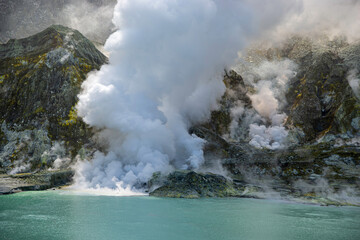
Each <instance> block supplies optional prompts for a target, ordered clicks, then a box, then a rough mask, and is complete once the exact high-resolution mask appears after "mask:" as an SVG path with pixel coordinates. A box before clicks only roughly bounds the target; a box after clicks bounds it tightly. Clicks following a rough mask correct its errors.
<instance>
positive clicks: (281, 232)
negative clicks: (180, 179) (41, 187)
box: [0, 191, 360, 240]
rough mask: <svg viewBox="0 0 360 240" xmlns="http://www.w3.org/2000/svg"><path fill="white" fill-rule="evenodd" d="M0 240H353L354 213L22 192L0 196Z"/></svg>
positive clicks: (357, 223)
mask: <svg viewBox="0 0 360 240" xmlns="http://www.w3.org/2000/svg"><path fill="white" fill-rule="evenodd" d="M0 239H124V240H125V239H126V240H132V239H142V240H144V239H156V240H163V239H171V240H172V239H174V240H175V239H196V240H202V239H207V240H209V239H216V240H220V239H226V240H227V239H244V240H255V239H256V240H257V239H267V240H271V239H276V240H282V239H286V240H296V239H306V240H311V239H314V240H315V239H316V240H322V239H324V240H325V239H326V240H331V239H336V240H341V239H344V240H345V239H346V240H352V239H354V240H359V239H360V208H355V207H320V206H312V205H302V204H293V203H284V202H276V201H268V200H255V199H200V200H185V199H161V198H152V197H110V196H88V195H87V196H86V195H75V194H69V193H66V192H63V191H52V192H51V191H45V192H24V193H19V194H14V195H7V196H0Z"/></svg>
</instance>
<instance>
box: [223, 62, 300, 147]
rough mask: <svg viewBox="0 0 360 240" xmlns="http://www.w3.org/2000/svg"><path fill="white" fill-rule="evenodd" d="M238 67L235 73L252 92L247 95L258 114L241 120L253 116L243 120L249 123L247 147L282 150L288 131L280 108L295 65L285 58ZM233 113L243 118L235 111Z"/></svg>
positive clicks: (246, 115) (283, 103)
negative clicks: (237, 72) (240, 75)
mask: <svg viewBox="0 0 360 240" xmlns="http://www.w3.org/2000/svg"><path fill="white" fill-rule="evenodd" d="M237 67H238V68H239V69H237V71H239V72H243V76H244V81H245V82H246V84H247V85H248V86H250V88H252V89H253V91H250V92H249V93H248V96H249V97H250V99H251V101H252V107H253V108H254V109H255V110H256V112H257V113H258V116H256V115H255V116H254V114H253V112H249V113H247V114H245V117H244V118H248V116H252V117H251V119H250V121H249V120H246V122H248V124H249V137H250V142H249V143H250V145H252V146H254V147H257V148H263V147H264V148H269V149H279V148H283V147H284V146H285V140H286V137H287V135H288V132H287V130H286V129H285V127H284V126H283V123H284V121H285V119H286V117H287V116H286V114H285V113H283V112H281V109H282V107H283V106H284V105H285V104H286V100H285V99H286V98H285V93H286V90H287V82H288V80H289V79H290V78H292V77H294V76H295V75H296V72H295V70H296V68H297V66H296V64H295V63H294V62H292V61H290V60H288V59H286V60H282V61H271V62H269V61H265V60H264V61H262V62H261V63H260V64H259V65H255V66H253V65H251V64H250V66H246V65H239V66H237ZM238 105H239V104H238ZM240 106H241V105H240ZM240 109H241V108H240ZM250 110H251V109H250ZM232 112H233V111H232ZM235 113H241V114H242V116H244V114H243V113H242V112H241V111H239V110H236V109H235ZM259 119H260V121H259ZM231 130H232V128H231V127H230V131H231Z"/></svg>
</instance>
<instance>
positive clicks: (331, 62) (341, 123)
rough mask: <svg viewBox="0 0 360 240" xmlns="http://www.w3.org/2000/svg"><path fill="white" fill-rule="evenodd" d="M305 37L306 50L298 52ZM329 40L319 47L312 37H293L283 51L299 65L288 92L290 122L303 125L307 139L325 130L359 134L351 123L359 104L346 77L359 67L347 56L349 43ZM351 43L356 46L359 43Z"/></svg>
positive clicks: (321, 133) (318, 135) (288, 122)
mask: <svg viewBox="0 0 360 240" xmlns="http://www.w3.org/2000/svg"><path fill="white" fill-rule="evenodd" d="M304 41H305V42H306V47H304V48H305V49H306V50H305V51H304V52H305V53H301V54H302V55H301V56H299V55H300V53H299V52H300V50H299V49H302V48H301V47H300V46H299V45H301V44H304ZM330 43H332V44H333V45H330ZM328 44H329V45H330V46H329V45H328V46H325V47H323V48H320V49H319V47H317V46H315V45H314V44H313V43H311V42H309V41H306V40H299V39H298V40H293V41H292V44H288V45H287V48H286V50H287V51H288V52H286V53H284V57H289V58H291V57H294V61H295V62H297V63H298V64H299V66H300V67H299V70H300V71H299V72H298V74H297V77H296V78H294V79H292V81H291V82H290V88H289V91H288V92H287V100H288V103H289V104H290V106H289V109H288V110H287V111H288V113H289V118H288V121H287V125H288V126H295V127H298V128H300V129H301V130H302V131H303V132H304V133H305V139H304V140H305V141H312V140H314V139H317V138H319V137H322V136H324V135H326V134H333V135H337V134H351V135H356V134H358V130H359V129H355V128H353V127H352V125H351V122H352V121H353V119H355V118H357V117H358V116H360V108H359V101H358V99H357V98H356V96H355V94H354V92H353V90H352V89H351V87H350V85H349V82H348V79H347V77H348V74H349V70H351V69H356V66H352V65H351V63H350V61H347V60H346V57H347V55H348V54H346V53H344V52H347V51H348V50H347V49H348V48H349V46H348V45H347V44H345V43H341V42H329V43H328ZM352 47H353V48H355V49H357V48H356V45H352ZM355 49H353V50H355ZM355 51H356V50H355ZM284 52H285V51H284Z"/></svg>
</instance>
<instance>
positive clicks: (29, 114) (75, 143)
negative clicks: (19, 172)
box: [0, 25, 107, 171]
mask: <svg viewBox="0 0 360 240" xmlns="http://www.w3.org/2000/svg"><path fill="white" fill-rule="evenodd" d="M106 61H107V58H106V57H105V56H104V55H103V54H102V53H101V52H99V51H98V50H97V49H96V48H95V46H94V45H93V44H92V43H91V42H90V41H89V40H88V39H86V38H85V37H84V36H83V35H82V34H81V33H80V32H78V31H76V30H72V29H70V28H66V27H63V26H59V25H57V26H52V27H50V28H47V29H46V30H44V31H43V32H40V33H38V34H36V35H34V36H31V37H29V38H24V39H19V40H10V41H9V42H8V43H6V44H3V45H0V123H1V124H2V127H1V131H0V168H3V170H5V171H11V170H12V169H14V168H16V167H20V168H21V166H25V165H26V166H27V167H26V170H27V171H28V170H36V169H39V168H44V167H47V166H52V163H53V161H54V160H55V159H56V158H57V155H59V154H60V153H55V152H54V151H53V150H52V148H53V147H54V142H59V143H62V145H63V146H62V147H63V148H65V150H64V151H62V152H61V154H60V155H61V156H60V157H67V158H69V159H72V158H74V157H75V156H76V155H77V154H79V150H80V149H81V148H82V147H83V146H84V145H85V144H87V143H89V139H90V138H91V135H92V133H91V129H89V127H87V126H86V125H85V123H84V122H83V121H82V120H81V119H79V118H78V117H77V115H76V110H75V108H74V106H75V104H76V102H77V94H78V93H79V92H80V89H81V84H82V82H83V81H84V80H85V78H86V75H87V74H88V73H89V72H90V71H92V70H95V69H99V68H100V66H101V65H102V64H104V63H105V62H106ZM56 151H57V150H56ZM59 151H60V150H59ZM44 153H45V154H44ZM51 155H53V156H51ZM23 170H25V169H23Z"/></svg>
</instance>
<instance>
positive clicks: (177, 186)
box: [149, 171, 255, 198]
mask: <svg viewBox="0 0 360 240" xmlns="http://www.w3.org/2000/svg"><path fill="white" fill-rule="evenodd" d="M159 185H161V186H160V187H158V188H156V186H159ZM149 187H150V189H151V188H155V190H153V191H151V192H150V196H155V197H171V198H200V197H251V195H250V194H251V192H254V189H255V188H254V187H251V186H246V185H243V184H241V182H234V181H232V180H230V179H227V178H225V177H224V176H222V175H218V174H213V173H196V172H194V171H175V172H173V173H171V174H169V175H168V176H166V177H163V176H161V175H160V173H155V174H154V177H153V178H152V179H151V180H150V182H149Z"/></svg>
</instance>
